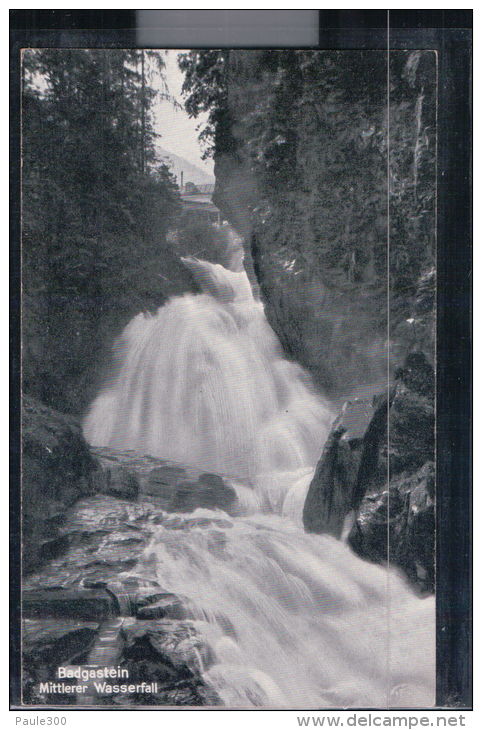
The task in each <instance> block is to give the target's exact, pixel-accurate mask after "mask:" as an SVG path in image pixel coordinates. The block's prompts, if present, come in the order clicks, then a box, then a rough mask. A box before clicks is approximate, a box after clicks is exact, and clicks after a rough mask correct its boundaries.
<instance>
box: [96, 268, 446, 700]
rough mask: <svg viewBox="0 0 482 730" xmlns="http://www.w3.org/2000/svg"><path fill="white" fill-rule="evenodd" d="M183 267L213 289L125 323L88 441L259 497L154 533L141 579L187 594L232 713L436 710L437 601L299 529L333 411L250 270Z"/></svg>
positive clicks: (213, 679)
mask: <svg viewBox="0 0 482 730" xmlns="http://www.w3.org/2000/svg"><path fill="white" fill-rule="evenodd" d="M185 264H186V265H187V266H189V267H190V268H191V270H192V272H193V274H194V275H195V276H196V277H197V279H198V281H199V282H200V284H201V286H202V289H203V293H202V294H198V295H190V294H189V295H185V296H180V297H175V298H173V299H171V300H170V301H169V302H167V303H166V304H165V305H164V306H162V307H161V308H160V309H159V310H158V311H157V313H156V314H154V315H146V314H140V315H138V316H137V317H135V318H134V319H133V320H132V321H131V322H130V324H129V325H128V326H127V327H126V329H125V331H124V333H123V334H122V336H121V338H120V339H119V342H118V343H117V345H116V350H117V352H116V356H117V361H118V362H120V365H119V367H118V369H117V372H116V373H115V375H114V376H113V377H112V380H111V381H110V382H108V383H106V384H105V386H104V388H103V390H102V391H101V393H100V394H99V396H98V397H97V398H96V400H95V401H94V403H93V404H92V406H91V408H90V410H89V412H88V414H87V416H86V418H85V421H84V433H85V436H86V438H87V440H88V441H90V443H92V444H94V445H98V446H110V447H112V448H118V449H121V450H125V449H134V450H135V451H137V452H140V453H141V454H150V455H152V456H159V457H163V458H167V459H171V460H174V461H179V462H182V463H187V464H191V465H195V466H198V467H200V468H202V469H206V470H210V471H213V472H217V473H221V474H225V475H230V476H231V477H233V479H234V480H235V479H236V478H238V479H239V481H240V482H241V483H242V482H243V480H244V483H245V485H246V484H251V486H252V488H250V487H249V486H244V487H243V486H237V490H238V497H239V501H240V504H241V505H242V506H244V508H245V509H244V513H241V514H240V515H238V516H237V517H232V516H231V517H230V516H228V515H227V514H225V513H223V512H221V511H220V510H206V509H198V510H196V511H195V512H194V514H192V513H191V514H190V515H189V517H190V518H191V517H202V518H203V519H201V520H194V521H193V520H191V521H190V523H189V521H188V520H187V518H186V515H182V514H180V515H178V516H177V517H176V519H177V528H176V529H170V528H169V525H168V524H164V525H158V524H156V525H153V526H152V539H151V542H150V545H149V546H148V548H147V549H146V551H145V554H144V556H143V559H142V560H141V561H140V562H139V564H138V566H137V568H136V570H135V572H136V574H138V575H141V576H144V577H149V578H151V579H152V578H155V579H156V580H157V581H158V582H159V583H160V585H161V586H162V587H163V588H164V589H166V590H168V591H170V592H173V593H176V594H177V595H179V596H180V597H182V599H183V601H184V602H185V606H186V609H187V610H188V612H189V616H190V619H191V620H192V621H193V622H194V625H195V626H196V628H197V630H198V632H199V635H200V636H201V637H202V638H203V640H204V641H205V643H206V644H207V646H208V647H209V655H210V657H211V660H210V662H209V663H208V664H206V666H201V670H202V674H203V678H204V680H205V682H206V683H207V684H208V685H209V686H211V687H212V688H213V689H214V691H215V693H216V695H217V696H218V697H219V700H220V702H221V703H223V704H224V705H226V706H231V707H256V706H267V707H292V708H296V707H299V708H319V707H325V708H326V707H337V708H340V707H373V708H383V707H429V706H432V705H433V704H434V685H435V638H434V614H435V607H434V601H433V598H426V599H420V598H418V597H416V596H415V595H414V594H413V593H412V592H411V590H410V588H409V587H408V586H407V585H406V583H405V582H404V580H403V579H402V578H401V577H399V576H398V575H397V574H396V573H395V572H393V571H388V570H386V569H385V568H382V567H380V566H375V565H371V564H369V563H366V562H364V561H362V560H360V559H359V558H357V557H356V556H355V555H353V553H352V552H351V551H350V549H349V548H348V547H347V546H346V545H345V544H343V543H342V542H339V541H336V540H335V539H333V538H331V537H328V536H319V535H308V534H305V533H304V532H303V529H302V526H301V519H300V516H301V511H302V507H303V502H304V498H305V495H306V491H307V489H308V486H309V483H310V480H311V477H312V474H313V469H314V466H315V464H316V461H317V459H318V458H319V455H320V453H321V448H322V445H323V442H324V440H325V439H326V436H327V433H328V429H329V427H330V423H331V421H332V418H333V414H332V412H331V410H330V408H329V405H328V403H327V402H325V401H324V400H323V399H322V398H321V397H320V396H319V395H317V394H316V393H315V392H314V390H313V389H312V387H311V384H310V382H309V380H308V378H307V376H306V375H305V374H304V372H303V371H302V369H301V368H300V367H298V366H297V365H295V364H294V363H291V362H288V361H287V360H286V359H285V358H284V357H283V353H282V351H281V347H280V344H279V342H278V340H277V339H276V337H275V335H274V333H273V331H272V330H271V328H270V326H269V324H268V322H267V320H266V318H265V315H264V311H263V306H262V303H261V302H259V301H257V300H256V299H255V298H254V297H253V295H252V291H251V287H250V284H249V281H248V278H247V276H246V273H245V272H244V271H230V270H228V269H225V268H224V267H222V266H220V265H219V264H212V263H207V262H204V261H199V260H197V259H186V260H185ZM220 517H221V518H222V519H221V520H220ZM179 521H181V526H180V527H179ZM183 522H185V527H184V528H183V527H182V524H183Z"/></svg>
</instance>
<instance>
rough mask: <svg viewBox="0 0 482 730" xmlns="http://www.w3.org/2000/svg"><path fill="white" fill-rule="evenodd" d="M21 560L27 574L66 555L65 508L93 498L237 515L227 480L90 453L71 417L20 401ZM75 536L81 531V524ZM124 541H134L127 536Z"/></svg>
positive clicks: (161, 463) (131, 457) (128, 456)
mask: <svg viewBox="0 0 482 730" xmlns="http://www.w3.org/2000/svg"><path fill="white" fill-rule="evenodd" d="M22 453H23V461H22V560H23V570H24V571H25V572H26V573H29V572H31V571H32V570H36V569H37V568H39V566H40V565H41V564H42V563H43V562H45V561H46V560H50V559H53V558H56V557H57V556H60V555H62V554H63V553H65V551H66V549H67V548H68V546H69V545H70V544H71V541H72V540H73V539H74V538H73V535H72V531H71V530H67V529H64V526H65V524H66V521H67V513H68V511H69V509H70V508H71V507H72V505H74V504H75V503H76V502H77V501H78V500H80V499H83V498H85V497H89V496H92V495H96V494H103V495H108V496H110V497H115V498H117V499H121V500H128V501H136V500H138V498H139V497H140V496H142V495H144V496H149V497H152V498H153V499H155V500H156V501H157V502H158V504H159V505H160V506H162V508H163V509H165V510H166V511H170V512H173V511H176V512H190V511H192V510H194V509H196V508H197V507H207V508H211V509H214V508H220V509H222V510H224V511H227V512H232V511H233V510H235V509H236V504H237V497H236V492H235V490H234V488H233V487H232V486H231V484H230V482H229V480H228V479H227V478H224V477H221V476H218V475H217V474H208V473H204V472H202V471H200V470H199V469H196V468H194V467H189V466H184V465H179V464H174V463H172V462H168V461H165V460H162V459H155V458H153V457H148V456H147V457H140V456H139V455H137V454H134V453H133V452H126V453H118V452H113V451H111V450H110V449H90V448H89V446H88V444H87V443H86V442H85V440H84V438H83V437H82V434H81V430H80V426H79V424H78V423H77V421H76V419H75V418H72V417H71V416H67V415H65V414H62V413H59V412H57V411H54V410H52V409H51V408H49V407H47V406H45V405H43V404H42V403H40V402H39V401H36V400H35V399H33V398H30V397H25V398H24V399H23V408H22ZM80 528H81V529H82V530H84V529H85V525H81V526H80ZM129 539H130V541H131V542H132V541H134V540H135V536H134V535H132V533H131V534H130V535H129Z"/></svg>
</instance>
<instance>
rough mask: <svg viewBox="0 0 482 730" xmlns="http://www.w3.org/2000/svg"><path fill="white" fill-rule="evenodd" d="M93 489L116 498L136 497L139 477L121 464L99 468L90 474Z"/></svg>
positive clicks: (138, 488)
mask: <svg viewBox="0 0 482 730" xmlns="http://www.w3.org/2000/svg"><path fill="white" fill-rule="evenodd" d="M92 483H93V486H94V490H95V491H96V492H98V493H99V494H106V495H108V496H110V497H116V498H117V499H126V500H130V499H134V500H135V499H137V497H138V496H139V490H140V485H139V479H138V478H137V475H136V474H135V472H133V471H130V470H129V469H126V468H125V467H123V466H113V467H110V468H107V469H106V468H103V469H99V470H98V471H96V472H94V474H93V475H92Z"/></svg>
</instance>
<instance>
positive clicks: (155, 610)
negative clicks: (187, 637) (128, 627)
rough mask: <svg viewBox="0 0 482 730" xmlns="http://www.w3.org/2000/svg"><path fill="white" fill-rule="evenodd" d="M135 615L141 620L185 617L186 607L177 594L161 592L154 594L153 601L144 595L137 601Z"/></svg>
mask: <svg viewBox="0 0 482 730" xmlns="http://www.w3.org/2000/svg"><path fill="white" fill-rule="evenodd" d="M139 603H140V605H139ZM136 616H137V617H138V618H139V619H141V620H150V619H159V618H173V619H183V618H185V617H186V609H185V608H184V606H183V603H182V601H181V600H180V599H179V598H178V596H176V595H174V594H173V593H161V594H158V595H157V596H155V600H154V601H150V600H148V601H146V599H145V597H143V598H142V599H141V601H140V602H138V607H137V611H136Z"/></svg>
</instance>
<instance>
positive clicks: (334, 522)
mask: <svg viewBox="0 0 482 730" xmlns="http://www.w3.org/2000/svg"><path fill="white" fill-rule="evenodd" d="M373 413H374V408H373V404H372V402H371V401H368V400H366V399H365V400H363V399H357V400H355V401H351V402H350V401H349V402H347V403H345V405H344V406H343V409H342V412H341V413H340V415H339V416H338V418H337V419H336V420H335V422H334V424H333V426H332V428H331V431H330V434H329V436H328V439H327V441H326V444H325V446H324V448H323V453H322V455H321V459H320V460H319V462H318V464H317V467H316V471H315V475H314V477H313V480H312V482H311V484H310V487H309V490H308V494H307V497H306V500H305V504H304V508H303V524H304V526H305V529H306V530H307V531H308V532H316V533H328V534H330V535H333V536H334V537H338V538H339V537H340V536H341V533H342V529H343V523H344V520H345V517H346V515H347V514H348V513H349V512H350V511H351V510H353V509H355V508H356V506H357V504H356V503H357V501H359V500H358V497H357V493H356V492H357V475H358V468H359V464H360V456H361V447H362V442H363V438H364V436H365V434H366V432H367V430H368V427H369V424H370V421H371V418H372V417H373Z"/></svg>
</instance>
